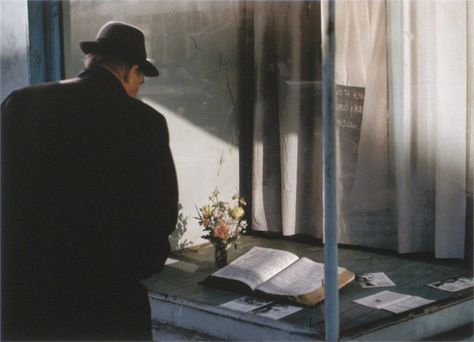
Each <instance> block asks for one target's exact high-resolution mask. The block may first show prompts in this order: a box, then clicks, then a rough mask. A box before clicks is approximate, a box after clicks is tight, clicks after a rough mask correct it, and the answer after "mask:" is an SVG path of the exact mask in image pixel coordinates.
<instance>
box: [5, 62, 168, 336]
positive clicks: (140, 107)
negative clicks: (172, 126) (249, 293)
mask: <svg viewBox="0 0 474 342" xmlns="http://www.w3.org/2000/svg"><path fill="white" fill-rule="evenodd" d="M2 137H3V141H2V189H3V190H2V192H3V199H2V205H3V208H2V209H3V211H2V212H3V213H4V214H3V215H2V220H3V222H2V251H3V255H2V263H3V265H2V266H3V267H2V281H3V289H2V309H3V310H2V316H3V323H4V324H3V326H4V337H20V338H32V337H35V336H36V337H46V338H82V337H84V338H87V337H91V338H101V337H109V338H110V337H122V338H133V337H140V336H138V335H139V331H143V330H144V329H145V330H146V329H149V316H148V314H147V311H146V310H147V303H146V295H145V292H144V289H142V288H141V287H140V285H139V282H138V281H139V279H142V278H144V277H147V276H149V275H151V274H152V273H154V272H158V271H159V270H160V269H161V267H162V264H163V262H164V260H165V259H166V256H167V255H168V253H169V244H168V240H167V238H168V235H169V234H170V233H171V232H172V230H173V229H174V226H175V222H176V214H177V212H176V211H177V209H176V206H177V185H176V174H175V170H174V166H173V162H172V158H171V154H170V151H169V146H168V132H167V127H166V122H165V120H164V118H163V117H162V116H161V115H160V114H158V113H156V112H155V111H154V110H152V109H151V108H149V107H148V106H146V105H144V104H143V103H141V102H139V101H137V100H135V99H133V98H131V97H129V96H127V95H126V93H125V91H124V90H123V88H122V87H121V85H120V83H119V82H118V80H116V79H115V77H114V76H113V75H112V74H111V73H109V72H108V71H106V70H105V69H101V68H97V69H93V70H90V71H87V72H86V73H85V74H83V75H81V77H80V78H78V79H74V80H71V81H67V82H63V83H62V84H48V85H42V86H38V87H32V88H27V89H26V90H22V91H20V92H17V93H15V94H13V95H12V96H10V97H9V98H8V99H7V100H6V101H5V103H4V105H2ZM143 321H144V322H143ZM8 329H11V330H10V331H11V332H12V334H15V333H18V332H22V333H24V335H23V336H22V335H20V336H15V335H10V336H9V335H8V333H9V330H8ZM127 332H130V334H131V335H130V336H127V335H126V334H127ZM102 334H103V336H101V335H102ZM137 334H138V335H137ZM144 337H145V336H144Z"/></svg>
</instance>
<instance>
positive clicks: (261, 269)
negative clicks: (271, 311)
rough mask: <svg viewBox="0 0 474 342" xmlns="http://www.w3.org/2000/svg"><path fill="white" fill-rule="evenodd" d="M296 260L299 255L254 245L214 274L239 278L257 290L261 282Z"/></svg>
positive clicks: (228, 277)
mask: <svg viewBox="0 0 474 342" xmlns="http://www.w3.org/2000/svg"><path fill="white" fill-rule="evenodd" d="M296 260H298V257H297V256H296V255H295V254H293V253H290V252H287V251H282V250H277V249H272V248H263V247H253V248H252V249H251V250H250V251H248V252H247V253H245V254H244V255H242V256H240V257H238V258H237V259H235V260H234V261H233V262H231V263H230V264H229V265H227V266H226V267H224V268H221V269H220V270H218V271H217V272H214V273H213V274H212V275H213V276H215V277H220V278H226V279H234V280H239V281H241V282H243V283H245V284H247V285H248V286H249V287H250V288H251V289H252V290H255V288H256V287H257V286H259V285H260V284H261V283H263V282H265V281H267V280H268V279H270V278H271V277H273V276H274V275H275V274H277V273H278V272H280V271H281V270H283V269H285V268H286V267H288V266H289V265H291V264H292V263H294V262H295V261H296Z"/></svg>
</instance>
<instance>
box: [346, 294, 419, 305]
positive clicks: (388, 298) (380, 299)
mask: <svg viewBox="0 0 474 342" xmlns="http://www.w3.org/2000/svg"><path fill="white" fill-rule="evenodd" d="M409 297H410V296H409V295H404V294H401V293H397V292H392V291H382V292H378V293H376V294H373V295H371V296H367V297H364V298H360V299H356V300H354V303H357V304H360V305H364V306H368V307H370V308H376V309H383V308H384V307H386V306H389V305H392V304H395V303H397V302H400V301H402V300H404V299H407V298H409Z"/></svg>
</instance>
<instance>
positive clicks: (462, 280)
mask: <svg viewBox="0 0 474 342" xmlns="http://www.w3.org/2000/svg"><path fill="white" fill-rule="evenodd" d="M427 285H428V286H429V287H433V288H435V289H438V290H443V291H448V292H457V291H461V290H464V289H467V288H469V287H473V286H474V278H468V277H463V276H460V277H453V278H449V279H446V280H442V281H436V282H434V283H430V284H427Z"/></svg>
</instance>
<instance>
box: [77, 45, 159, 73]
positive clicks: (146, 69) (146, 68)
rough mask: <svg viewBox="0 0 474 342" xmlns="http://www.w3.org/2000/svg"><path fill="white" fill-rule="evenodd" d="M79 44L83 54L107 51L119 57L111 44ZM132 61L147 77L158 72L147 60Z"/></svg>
mask: <svg viewBox="0 0 474 342" xmlns="http://www.w3.org/2000/svg"><path fill="white" fill-rule="evenodd" d="M79 46H80V47H81V50H82V52H84V53H85V54H88V53H109V54H111V55H115V56H117V57H120V56H119V55H118V54H117V53H115V52H114V49H113V48H112V47H111V46H109V45H107V44H104V43H102V42H81V43H79ZM133 63H136V64H137V65H138V66H139V67H140V69H142V71H143V74H144V75H145V76H147V77H157V76H158V75H159V74H160V73H159V71H158V69H157V68H156V67H155V66H154V65H153V64H152V63H151V62H150V61H149V60H144V61H139V62H133Z"/></svg>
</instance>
